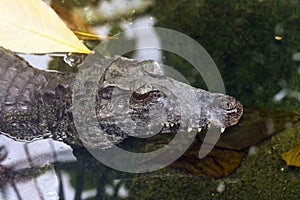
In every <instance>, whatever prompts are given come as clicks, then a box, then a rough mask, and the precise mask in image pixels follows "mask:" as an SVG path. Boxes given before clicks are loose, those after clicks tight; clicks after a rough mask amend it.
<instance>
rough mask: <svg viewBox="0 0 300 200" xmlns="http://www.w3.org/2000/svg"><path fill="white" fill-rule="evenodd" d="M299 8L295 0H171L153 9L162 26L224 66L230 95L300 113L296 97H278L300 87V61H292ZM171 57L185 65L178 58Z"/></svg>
mask: <svg viewBox="0 0 300 200" xmlns="http://www.w3.org/2000/svg"><path fill="white" fill-rule="evenodd" d="M299 9H300V3H299V2H298V1H295V0H286V1H282V0H265V1H258V0H257V1H240V0H230V1H218V0H209V1H208V0H207V1H205V0H196V1H189V0H187V1H174V0H166V1H159V2H157V4H156V5H155V6H154V7H153V9H152V11H151V13H153V14H154V16H156V17H157V19H158V23H157V26H161V27H165V28H170V29H174V30H177V31H179V32H182V33H184V34H187V35H189V36H190V37H192V38H193V39H195V40H196V41H198V42H199V44H201V45H202V46H203V47H204V48H205V49H206V50H207V51H208V53H209V54H210V55H211V57H212V59H213V60H214V61H215V63H216V65H217V66H218V67H219V70H220V72H221V74H222V77H223V80H224V82H225V86H226V91H227V93H228V94H230V95H233V96H235V97H237V98H238V99H239V100H240V101H241V102H242V103H243V104H244V105H252V106H259V107H265V108H277V109H282V110H298V111H299V110H300V106H299V101H297V100H296V99H295V98H293V97H287V98H284V99H283V100H282V101H280V102H276V103H275V102H274V101H273V97H274V96H275V95H276V94H277V93H278V92H279V91H280V90H281V89H282V88H288V89H289V90H296V91H299V83H300V74H299V73H298V68H299V66H300V64H299V61H295V60H293V59H292V57H293V54H294V53H296V52H298V51H299V50H300V49H299V48H300V35H299V31H300V28H299V27H300V26H299V25H300V18H299V15H300V10H299ZM275 36H280V37H282V40H276V39H275ZM168 60H171V63H172V64H173V65H174V66H181V68H182V67H183V66H184V65H183V64H182V63H181V62H177V60H176V59H174V56H173V57H172V56H169V57H168ZM198 78H199V79H200V77H198ZM197 84H198V86H199V85H200V86H201V85H202V83H201V80H200V81H199V80H198V83H196V85H197ZM295 100H296V101H295ZM298 100H299V99H298Z"/></svg>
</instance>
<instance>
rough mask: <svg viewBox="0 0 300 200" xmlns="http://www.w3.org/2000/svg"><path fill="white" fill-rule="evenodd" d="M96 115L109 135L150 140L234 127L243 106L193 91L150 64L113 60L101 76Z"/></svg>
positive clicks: (130, 60) (213, 94)
mask: <svg viewBox="0 0 300 200" xmlns="http://www.w3.org/2000/svg"><path fill="white" fill-rule="evenodd" d="M100 85H101V86H100V88H99V91H98V95H97V96H96V97H97V98H96V101H97V104H96V105H97V106H96V113H97V118H98V121H99V122H100V124H101V126H102V129H103V130H104V131H106V132H107V133H109V134H118V135H120V134H121V135H122V136H123V135H124V134H125V135H126V134H127V135H134V136H139V137H149V136H150V135H152V134H156V133H158V132H166V131H168V132H169V131H171V132H174V131H186V132H191V131H201V129H206V128H209V127H216V128H220V130H221V132H223V131H224V130H225V128H226V127H229V126H232V125H235V124H237V123H238V121H239V119H240V118H241V116H242V114H243V106H242V104H241V103H240V102H238V101H237V100H236V99H235V98H234V97H231V96H228V95H224V94H219V93H211V92H207V91H205V90H202V89H197V88H194V87H192V86H190V85H188V84H185V83H182V82H179V81H176V80H174V79H172V78H169V77H167V76H165V75H164V73H163V71H162V69H161V66H160V65H159V64H158V63H157V62H155V61H151V60H149V61H142V62H139V61H137V60H132V59H126V58H123V57H120V58H117V59H115V60H114V61H113V62H112V63H111V64H110V65H109V66H108V67H107V68H106V71H105V72H104V74H103V76H102V78H101V84H100Z"/></svg>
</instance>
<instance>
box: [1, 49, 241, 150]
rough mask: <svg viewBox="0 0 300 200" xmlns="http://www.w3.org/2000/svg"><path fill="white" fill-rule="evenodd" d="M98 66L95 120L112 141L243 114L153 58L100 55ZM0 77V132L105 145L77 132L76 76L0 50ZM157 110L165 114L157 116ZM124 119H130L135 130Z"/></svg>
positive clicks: (223, 123)
mask: <svg viewBox="0 0 300 200" xmlns="http://www.w3.org/2000/svg"><path fill="white" fill-rule="evenodd" d="M97 65H98V66H99V65H100V66H102V67H103V71H104V73H103V76H102V77H101V79H100V84H99V86H98V93H97V94H96V95H95V96H96V99H95V102H96V105H95V108H96V114H97V119H98V121H99V125H100V127H101V128H102V130H103V131H104V132H105V134H106V136H107V137H109V139H110V140H111V141H112V142H113V143H118V142H120V141H122V140H123V139H125V138H126V137H127V136H128V132H127V131H129V132H130V133H129V134H130V135H132V134H133V135H134V134H135V135H136V136H139V135H145V136H147V135H148V134H151V133H150V132H151V130H154V129H155V128H156V129H155V130H159V132H165V131H178V130H185V131H188V132H189V131H191V130H199V129H200V128H208V127H209V126H214V127H219V128H220V129H223V128H226V127H228V126H232V125H234V124H236V123H237V122H238V120H239V119H240V117H241V115H242V113H243V108H242V105H241V104H240V103H239V102H238V101H236V100H235V98H233V97H230V96H227V95H223V94H215V93H210V92H207V91H205V90H201V89H196V88H193V87H191V86H189V85H187V84H184V83H181V82H178V81H176V80H173V79H171V78H168V77H166V76H164V75H163V73H162V71H161V69H160V66H159V65H158V64H157V63H156V62H154V61H142V62H138V61H136V60H131V59H125V58H122V57H119V58H115V59H100V58H99V62H98V63H97ZM0 76H1V77H0V106H1V109H0V131H1V133H3V134H5V135H7V136H9V137H12V138H14V139H16V140H25V141H32V140H35V139H40V138H53V139H55V140H60V141H64V142H66V143H67V144H70V145H72V146H81V145H82V143H81V139H82V138H84V140H85V144H88V145H89V144H90V146H92V147H96V148H97V147H100V148H107V147H109V146H106V144H103V143H102V144H101V141H98V140H97V136H93V137H89V136H83V137H79V136H78V133H77V131H76V127H75V125H74V122H73V113H72V110H71V106H72V84H73V82H74V79H75V76H76V74H73V73H65V74H64V73H56V72H46V71H42V70H38V69H35V68H33V67H31V66H30V65H29V64H28V63H27V62H25V61H24V60H23V59H21V58H19V57H18V56H16V55H14V54H13V53H11V52H9V51H7V50H4V49H2V48H0ZM99 78H100V77H99ZM140 80H143V81H140ZM170 84H171V87H170ZM159 85H160V86H159ZM178 92H179V93H178ZM190 95H192V96H193V95H194V96H195V98H194V101H189V96H190ZM75 96H76V95H75ZM77 96H78V95H77ZM124 98H125V99H126V98H127V99H129V100H128V101H127V102H126V103H125V104H126V106H127V107H128V109H127V110H126V111H125V112H123V113H121V110H118V109H119V108H120V106H121V107H122V106H123V105H122V103H120V102H122V101H121V100H122V99H124ZM191 99H193V98H191ZM195 100H196V101H198V102H195ZM195 103H197V105H198V106H195ZM193 106H195V109H194V108H193ZM196 108H197V109H196ZM155 109H158V112H155ZM153 110H154V112H153ZM124 113H125V114H124ZM160 113H164V114H165V118H163V117H162V119H159V120H157V119H158V118H159V116H158V115H160ZM124 116H125V118H124ZM157 117H158V118H157ZM127 122H130V123H132V122H134V125H135V128H132V126H128V123H127ZM160 126H161V127H160ZM100 127H99V128H100ZM122 127H125V128H122ZM139 128H143V130H144V131H143V132H140V131H138V130H139ZM130 129H133V131H132V130H130Z"/></svg>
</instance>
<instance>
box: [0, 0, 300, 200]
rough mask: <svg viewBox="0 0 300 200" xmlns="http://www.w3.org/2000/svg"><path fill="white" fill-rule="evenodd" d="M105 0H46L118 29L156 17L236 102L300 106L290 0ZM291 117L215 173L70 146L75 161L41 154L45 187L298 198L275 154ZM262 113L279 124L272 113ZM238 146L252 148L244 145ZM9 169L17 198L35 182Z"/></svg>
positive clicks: (188, 69)
mask: <svg viewBox="0 0 300 200" xmlns="http://www.w3.org/2000/svg"><path fill="white" fill-rule="evenodd" d="M114 2H116V1H114V0H112V1H105V3H106V4H104V1H98V0H89V1H81V0H63V1H59V0H55V1H53V3H55V4H58V5H61V6H63V7H65V8H67V9H68V10H70V11H72V12H73V13H76V15H78V16H79V17H81V18H83V19H85V20H86V21H87V22H88V23H90V24H91V25H92V26H94V27H95V28H96V30H97V32H98V31H99V32H100V33H102V32H103V33H108V34H110V35H114V34H115V33H118V32H119V31H121V30H124V29H129V28H137V27H144V26H158V27H164V28H169V29H173V30H176V31H179V32H181V33H183V34H186V35H188V36H190V37H191V38H193V39H194V40H196V41H197V42H198V43H199V44H201V45H202V46H203V47H204V48H205V49H206V50H207V52H208V53H209V54H210V55H211V57H212V59H213V60H214V62H215V63H216V65H217V66H218V68H219V70H220V72H221V75H222V78H223V81H224V84H225V88H226V93H227V94H229V95H231V96H234V97H236V98H237V99H239V100H240V101H241V103H242V104H243V105H244V106H248V107H249V106H251V107H253V106H254V107H258V108H265V109H270V110H278V111H276V112H274V111H272V112H269V115H272V116H274V119H276V117H277V114H279V115H280V113H281V111H288V112H291V111H293V112H300V34H299V33H300V2H299V1H297V0H255V1H240V0H231V1H219V0H209V1H208V0H195V1H191V0H184V1H175V0H164V1H155V2H154V1H153V2H152V1H150V0H145V1H137V0H136V1H120V2H119V3H117V4H114V5H113V6H112V5H110V4H111V3H114ZM100 5H102V7H101V6H100ZM103 9H104V10H106V11H107V12H104V11H103ZM102 11H103V12H102ZM103 26H104V28H103ZM142 39H143V38H142ZM144 39H145V40H147V39H148V38H144ZM87 44H88V45H89V46H91V47H92V46H95V45H97V42H95V41H88V42H87ZM145 59H147V58H145ZM161 59H162V61H163V62H164V64H166V65H169V66H174V68H175V69H176V70H178V71H179V72H180V73H181V74H182V75H184V76H185V77H186V78H187V79H188V81H189V82H190V83H191V84H192V85H193V86H196V87H201V88H205V87H206V86H205V83H204V82H203V80H202V78H201V75H200V74H199V73H198V72H197V71H196V70H195V69H194V68H193V67H192V66H191V65H190V64H189V63H187V62H186V61H185V60H183V59H181V58H180V57H178V56H176V55H174V54H170V53H165V54H163V55H162V57H161ZM49 68H50V69H56V70H62V71H76V69H74V68H70V67H68V66H67V64H65V63H64V62H63V59H62V58H55V59H53V60H51V62H50V63H49ZM255 109H256V108H255ZM270 113H271V114H270ZM245 114H248V113H245ZM279 115H278V116H279ZM292 115H293V114H291V115H288V117H290V116H292ZM293 116H294V115H293ZM288 117H286V118H284V117H283V119H282V120H280V121H284V120H286V119H287V118H288ZM274 119H273V118H271V117H270V116H268V115H262V118H261V119H260V121H261V122H262V123H263V125H262V126H260V125H257V124H256V123H253V124H251V123H248V124H249V125H248V127H247V129H246V130H245V129H243V131H245V132H242V131H240V132H239V134H253V135H257V134H255V133H259V134H264V133H263V132H266V131H267V130H269V129H267V128H266V127H265V126H264V125H265V124H268V122H269V121H270V120H274ZM294 119H296V120H294V121H293V120H292V121H293V124H292V125H290V126H289V127H285V125H286V124H282V125H281V126H280V127H276V126H274V127H275V130H273V132H276V131H277V130H281V131H279V132H278V133H277V134H275V135H273V136H272V137H269V138H267V139H266V140H263V141H261V142H259V143H258V144H256V143H255V144H251V145H255V146H254V147H252V148H251V150H249V149H248V148H245V149H243V150H242V151H243V152H245V156H244V157H243V160H242V162H241V164H240V166H239V167H238V168H237V169H236V170H234V171H233V173H231V174H230V175H228V176H225V177H224V178H219V179H211V178H208V177H205V178H203V177H197V176H194V175H192V174H191V173H190V172H188V171H185V170H182V169H174V168H170V167H168V168H164V169H162V170H158V171H155V172H150V173H143V174H128V173H122V172H118V171H116V170H113V169H110V168H108V167H106V166H104V165H103V164H101V163H99V162H98V161H96V160H95V159H94V158H93V157H91V156H90V155H89V153H88V152H87V151H86V150H84V149H79V150H73V153H74V155H75V158H76V160H77V161H75V159H70V160H72V161H71V162H56V163H55V164H53V165H52V164H51V166H52V167H51V170H53V171H54V175H51V176H55V179H56V180H55V181H54V183H53V184H57V185H56V187H54V189H53V191H52V192H53V193H55V194H57V195H58V196H59V197H60V199H290V200H292V199H294V200H296V199H299V198H300V169H299V168H297V167H287V166H286V164H285V163H284V161H282V160H281V158H280V154H281V153H283V152H285V151H287V150H288V149H290V148H292V147H293V146H295V145H296V143H297V141H299V139H300V124H299V121H298V123H297V122H296V121H297V119H299V117H297V115H296V117H295V118H294ZM268 120H269V121H268ZM287 121H288V120H287ZM248 122H249V121H248ZM272 122H274V123H276V124H279V121H276V120H274V121H272ZM284 122H285V121H284ZM245 124H246V123H245ZM249 126H250V128H249ZM273 132H272V133H273ZM250 137H251V135H250ZM255 137H258V136H255ZM246 138H247V137H246ZM238 142H239V140H237V142H236V143H238ZM241 143H242V142H241ZM128 144H129V145H132V144H130V142H128ZM36 151H38V150H36ZM248 152H254V153H253V154H252V153H251V155H248ZM45 155H46V154H45ZM56 157H59V156H57V155H56ZM10 159H13V157H10ZM46 160H47V159H46ZM50 160H51V159H50ZM54 160H55V159H54ZM58 160H60V159H58ZM61 160H64V159H61ZM65 160H68V159H65ZM48 162H50V163H51V161H48ZM48 162H47V161H45V162H44V163H43V162H42V163H41V165H42V166H43V165H45V163H48ZM195 162H197V161H195ZM199 162H201V161H199ZM195 165H196V164H195ZM14 168H15V169H16V168H17V169H18V167H15V166H14ZM19 168H22V167H19ZM204 168H205V169H209V168H210V166H209V165H208V166H204ZM37 171H38V172H37V174H38V175H32V176H39V173H40V170H39V169H38V170H37ZM17 174H18V173H17ZM33 174H34V173H33ZM30 177H31V176H30ZM11 179H12V180H14V181H15V183H14V184H12V183H7V182H6V185H5V184H4V186H3V187H2V190H1V192H2V193H3V194H7V193H8V194H11V193H13V196H14V197H15V196H18V195H16V194H15V193H19V197H20V198H21V199H23V198H22V194H25V193H28V192H29V191H30V190H36V188H37V186H36V184H33V185H28V186H22V187H21V186H18V183H17V182H18V181H21V182H22V181H23V182H24V179H22V178H20V179H18V178H15V177H14V178H11ZM29 179H30V178H29ZM49 179H50V178H49ZM35 182H36V181H35ZM16 185H17V186H16ZM39 187H40V186H39ZM9 188H13V189H9ZM32 188H33V189H32ZM7 191H11V192H10V193H9V192H7ZM29 193H30V192H29ZM38 196H40V199H48V198H55V197H54V196H55V195H54V196H50V197H49V192H48V196H47V195H45V194H44V193H43V192H41V191H40V192H39V195H38ZM4 197H5V195H3V198H4ZM7 199H10V197H9V195H8V197H7ZM16 199H17V198H16Z"/></svg>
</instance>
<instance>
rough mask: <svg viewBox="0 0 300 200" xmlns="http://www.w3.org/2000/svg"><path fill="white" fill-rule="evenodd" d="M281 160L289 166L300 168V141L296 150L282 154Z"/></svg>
mask: <svg viewBox="0 0 300 200" xmlns="http://www.w3.org/2000/svg"><path fill="white" fill-rule="evenodd" d="M281 158H282V159H283V160H284V161H285V162H286V164H287V165H289V166H296V167H300V141H299V144H298V145H297V146H296V147H295V148H293V149H291V150H289V151H287V152H284V153H283V154H281Z"/></svg>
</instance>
